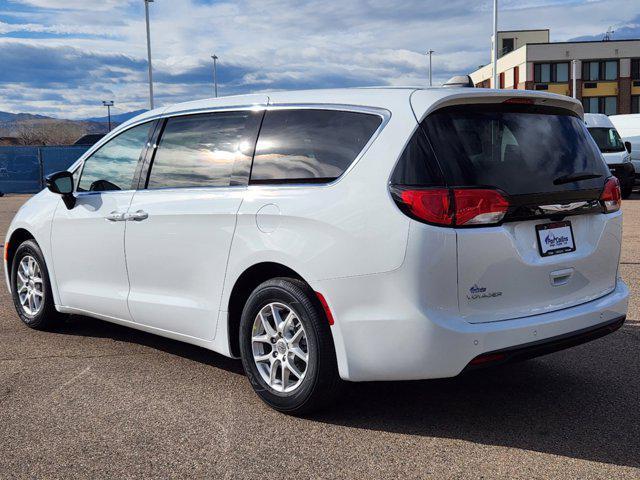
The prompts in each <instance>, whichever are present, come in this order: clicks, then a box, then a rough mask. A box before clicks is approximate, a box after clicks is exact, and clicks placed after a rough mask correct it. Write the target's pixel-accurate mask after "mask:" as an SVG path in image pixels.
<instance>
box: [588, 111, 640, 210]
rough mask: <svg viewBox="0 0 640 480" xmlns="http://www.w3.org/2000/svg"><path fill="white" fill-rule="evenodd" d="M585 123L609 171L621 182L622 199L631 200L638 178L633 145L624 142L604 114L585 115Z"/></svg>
mask: <svg viewBox="0 0 640 480" xmlns="http://www.w3.org/2000/svg"><path fill="white" fill-rule="evenodd" d="M584 123H585V124H586V125H587V128H588V129H589V133H590V134H591V136H592V137H593V139H594V140H595V142H596V144H597V145H598V148H599V149H600V152H601V153H602V157H603V158H604V161H605V162H607V166H608V167H609V170H611V173H613V174H614V175H615V176H616V178H617V179H618V181H619V182H620V189H621V190H622V198H629V197H630V196H631V192H632V190H633V186H634V185H635V176H636V171H635V168H634V166H633V164H632V163H631V143H629V142H623V140H622V138H620V134H619V133H618V131H617V130H616V127H615V126H614V125H613V123H611V120H610V119H609V117H608V116H606V115H605V114H603V113H585V114H584Z"/></svg>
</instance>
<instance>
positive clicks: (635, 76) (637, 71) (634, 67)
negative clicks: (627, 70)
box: [631, 58, 640, 80]
mask: <svg viewBox="0 0 640 480" xmlns="http://www.w3.org/2000/svg"><path fill="white" fill-rule="evenodd" d="M631 80H640V58H635V59H633V60H631Z"/></svg>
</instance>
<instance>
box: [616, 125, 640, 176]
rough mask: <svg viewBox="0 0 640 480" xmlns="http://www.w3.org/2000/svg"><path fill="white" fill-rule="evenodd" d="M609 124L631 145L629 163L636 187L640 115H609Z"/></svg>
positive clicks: (639, 174) (639, 147)
mask: <svg viewBox="0 0 640 480" xmlns="http://www.w3.org/2000/svg"><path fill="white" fill-rule="evenodd" d="M609 120H611V123H613V125H614V126H615V127H616V130H617V131H618V133H619V134H620V136H621V137H622V140H624V141H625V142H629V144H630V145H631V162H632V163H633V166H634V168H635V171H636V185H640V113H631V114H628V115H611V116H610V117H609Z"/></svg>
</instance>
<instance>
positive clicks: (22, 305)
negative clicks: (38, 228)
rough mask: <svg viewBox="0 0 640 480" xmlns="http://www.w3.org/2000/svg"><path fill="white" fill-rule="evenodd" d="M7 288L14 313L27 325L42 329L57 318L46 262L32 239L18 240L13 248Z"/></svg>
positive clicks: (51, 324) (58, 315) (50, 324)
mask: <svg viewBox="0 0 640 480" xmlns="http://www.w3.org/2000/svg"><path fill="white" fill-rule="evenodd" d="M11 292H12V296H13V303H14V305H15V307H16V311H17V312H18V316H19V317H20V319H21V320H22V321H23V322H24V323H25V324H27V325H28V326H29V327H31V328H35V329H39V330H44V329H47V328H50V327H51V326H53V325H54V323H55V322H56V320H58V319H59V318H60V314H59V313H58V312H57V311H56V309H55V306H54V303H53V295H52V294H51V284H50V282H49V273H48V271H47V266H46V264H45V262H44V257H43V255H42V251H41V250H40V247H39V246H38V244H37V243H36V242H35V241H34V240H27V241H25V242H23V243H21V244H20V246H18V249H17V250H16V253H15V255H14V257H13V262H12V266H11Z"/></svg>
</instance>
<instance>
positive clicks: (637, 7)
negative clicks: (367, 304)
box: [0, 0, 640, 118]
mask: <svg viewBox="0 0 640 480" xmlns="http://www.w3.org/2000/svg"><path fill="white" fill-rule="evenodd" d="M500 4H501V14H500V22H499V23H500V25H499V28H500V29H505V30H511V29H519V28H550V29H551V38H552V40H555V41H562V40H569V39H574V38H581V39H582V38H586V39H592V38H593V39H600V38H602V33H603V32H604V31H606V30H607V28H608V27H609V26H613V28H614V29H615V30H616V33H615V35H614V38H638V37H640V2H638V1H636V0H603V1H600V0H583V1H578V0H570V1H569V0H501V1H500ZM491 5H492V2H491V0H481V1H469V0H447V1H442V0H437V1H433V0H339V1H335V0H310V1H305V0H155V2H154V3H153V4H151V24H152V25H151V29H152V44H153V53H154V73H155V80H156V84H155V89H156V103H157V104H159V105H164V104H169V103H175V102H179V101H185V100H192V99H196V98H205V97H208V96H212V64H211V59H210V55H211V54H212V52H215V53H216V54H217V55H218V56H219V57H220V63H219V69H218V79H219V92H220V94H221V95H225V94H235V93H244V92H257V91H269V90H276V89H292V88H318V87H325V86H327V87H335V86H355V85H383V84H391V85H399V84H409V85H421V84H425V83H426V81H427V75H428V73H427V72H428V71H427V60H426V57H425V55H424V52H425V51H426V50H428V49H429V48H432V49H434V50H435V51H436V52H437V53H436V54H435V55H434V57H433V64H434V82H436V83H440V82H442V81H444V80H446V79H447V78H449V77H450V76H451V75H454V74H461V73H468V72H469V71H472V70H473V69H474V68H475V67H477V66H478V65H481V64H485V63H487V62H488V61H489V48H490V35H491V8H492V7H491ZM0 66H1V67H0V110H3V111H11V112H29V113H40V114H47V115H53V116H57V117H65V118H85V117H93V116H100V115H103V113H104V112H103V110H104V109H103V108H102V107H101V106H100V105H101V101H102V100H104V99H112V100H114V101H115V102H116V107H117V108H116V110H115V113H120V112H124V111H129V110H136V109H139V108H144V107H145V106H146V104H147V98H148V97H147V91H148V90H147V88H148V87H147V84H146V81H147V73H146V68H147V65H146V43H145V26H144V4H143V0H0Z"/></svg>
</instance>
